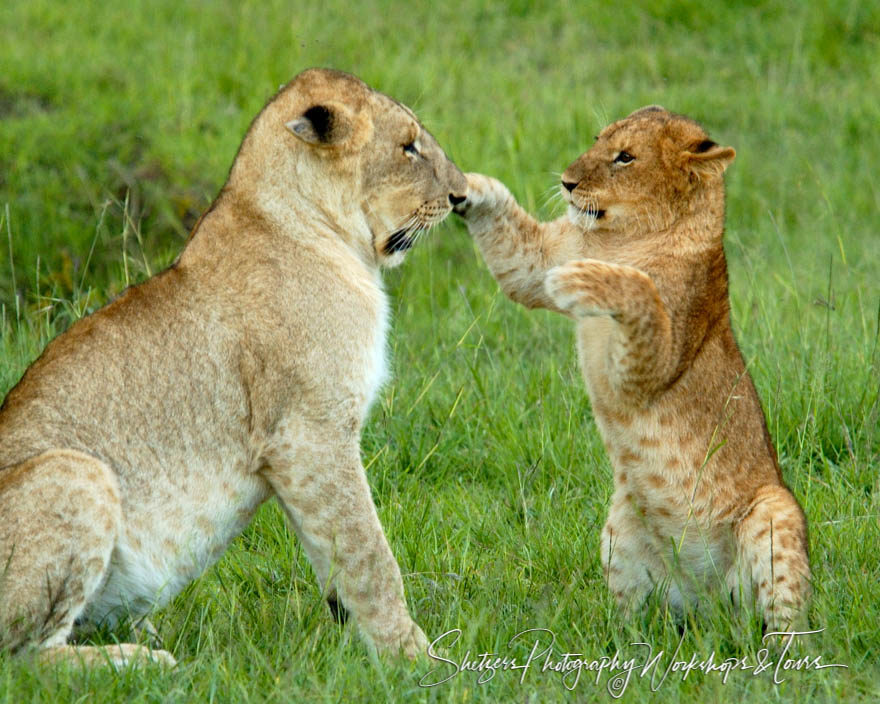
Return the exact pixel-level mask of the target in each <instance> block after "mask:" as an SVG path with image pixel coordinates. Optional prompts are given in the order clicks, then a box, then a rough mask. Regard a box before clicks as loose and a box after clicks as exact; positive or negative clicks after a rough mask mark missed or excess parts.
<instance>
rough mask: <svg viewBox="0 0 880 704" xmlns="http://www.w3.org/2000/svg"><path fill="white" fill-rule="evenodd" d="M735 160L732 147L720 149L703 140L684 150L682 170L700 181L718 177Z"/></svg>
mask: <svg viewBox="0 0 880 704" xmlns="http://www.w3.org/2000/svg"><path fill="white" fill-rule="evenodd" d="M734 158H736V151H735V150H734V149H733V147H722V146H719V145H718V144H715V142H713V141H712V140H711V139H703V140H700V141H699V142H696V143H694V144H692V145H690V146H689V147H688V148H687V149H685V150H684V153H683V154H682V160H683V162H684V168H685V170H686V171H688V172H689V173H691V174H693V175H694V176H696V177H698V178H700V179H707V178H711V177H713V176H720V175H721V174H723V173H724V171H725V170H726V169H727V167H728V166H730V164H731V162H732V161H733V160H734Z"/></svg>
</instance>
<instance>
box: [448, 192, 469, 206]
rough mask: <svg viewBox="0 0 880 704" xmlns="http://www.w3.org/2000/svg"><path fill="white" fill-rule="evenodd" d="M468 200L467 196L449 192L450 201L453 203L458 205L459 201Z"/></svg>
mask: <svg viewBox="0 0 880 704" xmlns="http://www.w3.org/2000/svg"><path fill="white" fill-rule="evenodd" d="M466 200H467V196H457V195H454V194H452V193H450V194H449V202H450V203H452V205H458V204H459V203H464V202H465V201H466Z"/></svg>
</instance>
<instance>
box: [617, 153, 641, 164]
mask: <svg viewBox="0 0 880 704" xmlns="http://www.w3.org/2000/svg"><path fill="white" fill-rule="evenodd" d="M635 160H636V158H635V157H634V156H633V155H632V154H630V153H629V152H623V151H622V152H619V153H618V154H617V156H616V157H614V163H615V164H631V163H632V162H634V161H635Z"/></svg>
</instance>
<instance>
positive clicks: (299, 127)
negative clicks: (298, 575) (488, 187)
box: [0, 69, 466, 662]
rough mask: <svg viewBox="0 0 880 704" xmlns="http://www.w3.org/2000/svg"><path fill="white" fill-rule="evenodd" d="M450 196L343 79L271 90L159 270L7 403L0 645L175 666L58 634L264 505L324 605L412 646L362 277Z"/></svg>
mask: <svg viewBox="0 0 880 704" xmlns="http://www.w3.org/2000/svg"><path fill="white" fill-rule="evenodd" d="M465 189H466V183H465V179H464V177H463V176H462V174H461V172H460V171H459V170H458V169H457V168H456V167H455V165H454V164H452V162H450V161H449V160H448V159H447V158H446V156H445V154H444V153H443V151H442V150H441V148H440V147H439V146H438V145H437V143H436V142H435V141H434V139H433V137H432V136H431V135H430V134H429V133H428V132H427V131H426V130H425V129H424V128H423V127H422V126H421V124H419V121H418V120H417V119H416V117H415V115H413V113H412V112H411V111H410V110H409V109H407V108H406V107H404V106H402V105H400V104H399V103H397V102H395V101H394V100H392V99H390V98H388V97H387V96H385V95H382V94H381V93H377V92H375V91H373V90H371V89H370V88H369V87H368V86H366V85H365V84H364V83H362V82H361V81H360V80H358V79H357V78H354V77H353V76H350V75H347V74H343V73H339V72H336V71H329V70H320V69H313V70H309V71H306V72H304V73H302V74H300V75H299V76H297V77H296V78H295V79H294V80H293V81H291V82H290V83H289V84H288V85H287V86H285V87H283V88H282V89H281V90H280V91H279V93H278V94H277V95H276V96H275V97H274V98H273V99H272V100H270V101H269V103H268V104H267V105H266V107H265V108H264V109H263V111H262V112H261V113H260V114H259V115H258V116H257V118H256V119H255V120H254V122H253V123H252V125H251V127H250V129H249V131H248V133H247V135H246V136H245V139H244V141H243V143H242V145H241V148H240V150H239V152H238V155H237V157H236V159H235V162H234V164H233V166H232V169H231V171H230V174H229V178H228V180H227V182H226V185H225V186H224V187H223V190H222V191H221V193H220V195H219V196H218V197H217V199H216V200H215V201H214V204H213V205H212V206H211V208H210V209H209V210H208V211H207V212H206V213H205V215H204V216H203V217H202V219H201V221H200V222H199V224H198V225H197V226H196V228H195V230H194V231H193V235H192V237H191V238H190V240H189V242H188V243H187V245H186V248H185V249H184V251H183V252H182V254H181V255H180V257H179V259H178V260H177V261H176V262H175V263H174V265H173V266H171V268H169V269H168V270H167V271H165V272H163V273H161V274H159V275H158V276H155V277H153V278H152V279H150V280H148V281H147V282H145V283H143V284H141V285H140V286H135V287H133V288H131V289H129V290H128V291H126V292H125V293H124V294H123V295H122V296H120V297H119V299H118V300H116V301H114V302H113V303H111V304H109V305H108V306H106V307H105V308H102V309H101V310H99V311H98V312H96V313H95V314H93V315H91V316H89V317H87V318H84V319H82V320H80V321H78V322H77V323H76V324H74V325H73V326H72V327H71V328H70V329H69V330H68V331H67V332H65V333H64V334H62V335H60V336H59V337H58V338H56V339H55V340H53V341H52V342H51V343H50V344H49V345H48V347H47V348H46V350H45V351H44V353H43V355H42V356H41V357H40V358H39V359H38V360H37V361H36V362H34V364H33V365H32V366H31V367H30V368H29V369H28V370H27V371H26V372H25V374H24V376H23V377H22V379H21V381H20V382H19V383H18V385H17V386H16V387H15V388H13V389H12V391H10V392H9V395H8V396H7V398H6V400H5V402H4V403H3V406H2V409H0V468H2V469H0V515H2V519H0V565H3V569H2V572H0V645H2V646H3V647H5V648H7V649H11V650H18V649H21V648H22V647H23V646H28V645H33V646H38V647H39V648H41V649H43V653H42V655H43V657H46V658H63V657H80V658H82V659H83V660H84V661H86V662H101V661H104V660H106V659H108V658H109V660H111V661H115V662H122V661H125V660H126V659H127V658H129V657H138V658H145V657H152V658H154V659H158V660H161V661H164V662H173V658H172V657H171V655H170V654H168V653H166V652H165V651H155V652H152V653H148V652H147V651H146V649H143V648H140V647H139V646H136V645H122V646H116V647H108V648H92V647H78V648H76V647H73V646H69V645H66V641H67V638H68V636H69V634H70V633H71V629H72V627H73V626H74V622H77V623H86V624H89V623H109V624H113V623H114V622H117V621H118V620H119V619H120V618H121V617H123V616H125V617H135V618H137V617H140V616H141V615H143V614H145V613H146V612H148V611H149V610H150V609H151V608H153V607H155V606H158V605H161V604H164V603H165V602H167V601H168V600H169V599H170V598H171V597H173V596H174V595H175V594H177V593H178V592H179V591H180V590H181V589H182V588H183V587H184V585H186V584H187V583H188V582H190V581H191V580H192V579H194V578H195V577H197V576H198V575H199V574H201V573H202V572H203V571H204V570H205V568H206V567H208V566H209V565H211V564H212V563H213V562H215V561H216V560H217V559H218V558H219V557H220V555H221V554H222V553H223V552H224V550H225V549H226V547H227V546H228V545H229V543H230V541H231V540H232V539H233V538H234V537H235V536H236V535H238V534H239V533H240V532H241V531H242V529H243V528H244V527H245V526H246V525H247V524H248V522H249V521H250V519H251V517H252V516H253V514H254V512H255V511H256V509H257V507H258V506H259V505H260V504H261V503H263V501H265V500H266V499H267V498H269V497H271V496H275V497H277V498H278V500H279V502H280V504H281V506H282V507H283V509H284V511H285V513H286V514H287V516H288V518H289V519H290V523H291V525H292V526H293V528H294V530H295V531H296V533H297V535H298V536H299V538H300V540H301V541H302V545H303V547H304V549H305V551H306V553H307V555H308V557H309V559H310V561H311V563H312V566H313V567H314V570H315V573H316V575H317V578H318V580H319V582H320V583H321V586H322V587H324V588H325V589H326V590H327V591H326V594H327V597H328V600H329V601H330V602H331V604H335V600H336V597H337V595H338V597H339V599H340V600H341V602H342V604H343V605H344V607H345V608H346V609H347V610H348V611H349V612H350V613H351V614H352V615H353V616H354V619H355V620H356V622H357V624H358V626H359V627H360V630H361V632H362V633H363V635H364V636H365V637H366V639H367V640H368V642H370V643H372V644H373V645H374V646H375V647H376V648H378V649H379V650H380V651H385V652H391V653H396V652H398V651H400V652H403V653H404V654H406V655H407V656H410V657H412V656H415V655H416V654H417V653H418V652H420V651H422V650H423V647H424V646H425V644H426V640H425V636H424V634H423V633H422V631H421V630H420V629H419V627H418V626H417V625H416V624H415V623H414V622H413V620H412V619H411V618H410V615H409V613H408V611H407V607H406V604H405V602H404V591H403V582H402V580H401V575H400V570H399V569H398V566H397V564H396V562H395V560H394V557H393V556H392V554H391V550H390V549H389V546H388V543H387V541H386V539H385V536H384V534H383V531H382V527H381V526H380V524H379V520H378V517H377V514H376V509H375V507H374V505H373V501H372V498H371V496H370V489H369V486H368V485H367V480H366V476H365V473H364V469H363V467H362V465H361V459H360V448H359V442H360V432H361V427H362V425H363V423H364V419H365V417H366V414H367V410H368V408H369V407H370V404H371V402H372V401H373V399H374V397H375V395H376V392H377V390H378V389H379V386H380V385H381V384H382V381H383V379H384V378H385V375H386V360H385V358H386V350H385V335H386V328H387V319H388V303H387V299H386V295H385V293H384V291H383V289H382V283H381V280H380V276H379V269H380V267H381V266H389V265H393V264H397V263H399V262H400V261H401V259H402V258H403V253H404V251H405V250H406V249H407V248H408V247H410V246H411V245H412V243H413V241H414V239H415V238H416V236H417V234H418V233H420V232H422V231H424V230H426V229H428V228H430V227H432V226H433V225H435V224H437V223H438V222H440V221H441V220H442V219H443V218H444V217H445V216H446V215H447V214H448V213H449V212H450V208H451V205H452V204H454V203H457V202H459V201H461V200H463V198H464V194H465Z"/></svg>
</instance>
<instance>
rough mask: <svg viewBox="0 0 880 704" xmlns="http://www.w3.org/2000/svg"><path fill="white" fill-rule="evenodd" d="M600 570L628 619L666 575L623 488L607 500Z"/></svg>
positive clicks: (643, 524) (643, 523) (641, 519)
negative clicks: (609, 500) (608, 504)
mask: <svg viewBox="0 0 880 704" xmlns="http://www.w3.org/2000/svg"><path fill="white" fill-rule="evenodd" d="M601 540H602V545H601V547H600V553H601V557H602V570H603V572H604V573H605V581H606V582H607V584H608V591H610V592H611V594H612V596H613V597H614V600H615V601H616V602H617V605H618V607H619V608H620V609H621V611H622V613H623V616H624V618H629V617H630V615H632V613H633V611H634V610H635V609H637V608H638V607H639V606H640V605H641V604H642V603H643V602H644V601H645V599H646V598H647V597H648V595H649V594H650V593H651V592H652V591H653V590H654V589H655V588H657V587H658V585H659V584H660V583H661V582H662V580H663V579H664V577H665V575H666V570H665V568H664V565H663V563H662V562H661V560H660V559H658V557H657V555H656V552H655V550H654V549H653V548H652V547H651V546H650V545H649V544H648V543H647V541H646V540H645V521H644V518H643V517H641V516H640V515H639V513H638V510H637V508H636V507H635V506H634V505H633V503H632V498H631V497H630V496H629V495H628V494H627V493H626V492H624V491H621V490H617V491H615V493H614V497H613V498H612V500H611V508H610V510H609V511H608V520H607V521H606V522H605V526H604V528H603V529H602V538H601Z"/></svg>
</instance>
